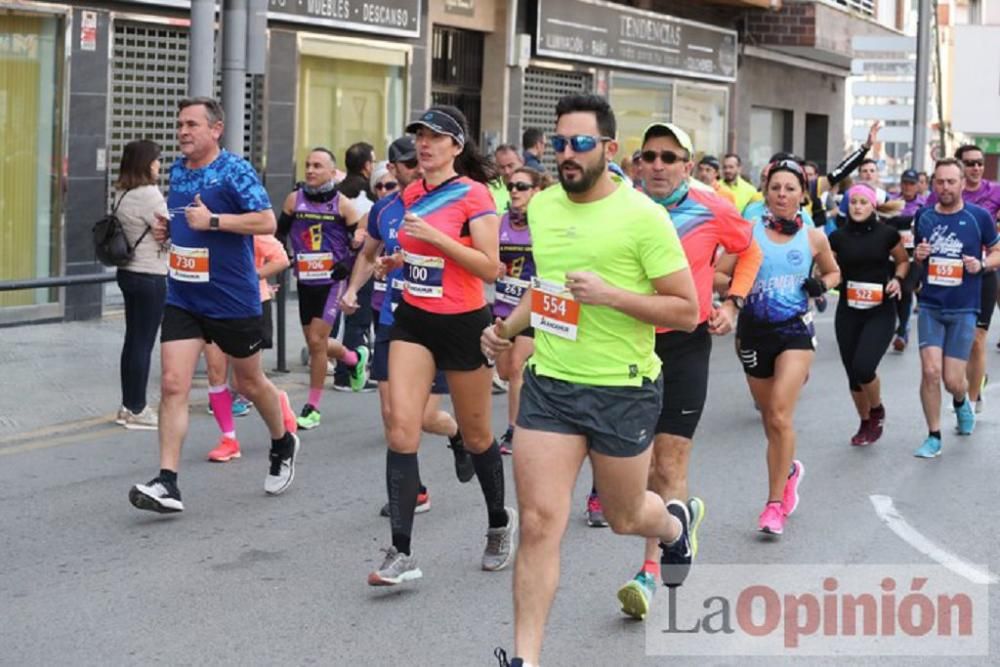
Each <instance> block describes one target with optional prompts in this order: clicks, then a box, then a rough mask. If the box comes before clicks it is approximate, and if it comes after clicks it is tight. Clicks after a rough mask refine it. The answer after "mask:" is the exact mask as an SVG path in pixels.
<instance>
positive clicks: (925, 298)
mask: <svg viewBox="0 0 1000 667" xmlns="http://www.w3.org/2000/svg"><path fill="white" fill-rule="evenodd" d="M913 236H914V243H916V244H918V245H919V244H920V243H921V242H923V241H927V242H928V243H930V244H931V255H930V257H928V258H927V260H926V261H925V262H924V270H925V272H924V280H923V287H921V288H920V307H921V308H925V307H926V308H936V309H939V310H941V312H942V313H943V314H950V313H978V312H979V308H980V302H981V291H982V282H983V278H982V273H975V274H972V273H968V272H967V271H965V268H964V266H962V255H971V256H972V257H982V256H983V248H984V247H986V248H992V247H993V246H994V245H996V244H997V242H998V241H1000V238H998V237H997V230H996V226H995V225H994V224H993V218H992V217H991V216H990V214H989V212H988V211H987V210H986V209H984V208H980V207H979V206H976V205H975V204H969V203H966V204H965V206H964V207H963V208H962V210H960V211H958V212H956V213H949V214H947V215H946V214H944V213H938V211H937V210H936V209H935V208H934V207H933V206H926V207H924V208H922V209H920V210H919V211H918V212H917V217H916V218H915V219H914V222H913Z"/></svg>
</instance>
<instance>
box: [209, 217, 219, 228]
mask: <svg viewBox="0 0 1000 667" xmlns="http://www.w3.org/2000/svg"><path fill="white" fill-rule="evenodd" d="M208 228H209V229H215V230H218V229H219V216H217V215H214V214H213V215H212V216H210V217H209V218H208Z"/></svg>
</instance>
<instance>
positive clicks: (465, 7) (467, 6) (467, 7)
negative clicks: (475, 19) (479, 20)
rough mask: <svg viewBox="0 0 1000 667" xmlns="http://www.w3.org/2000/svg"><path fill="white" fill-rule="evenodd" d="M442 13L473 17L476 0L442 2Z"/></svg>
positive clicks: (445, 0)
mask: <svg viewBox="0 0 1000 667" xmlns="http://www.w3.org/2000/svg"><path fill="white" fill-rule="evenodd" d="M444 11H445V13H446V14H458V15H460V16H475V15H476V0H444Z"/></svg>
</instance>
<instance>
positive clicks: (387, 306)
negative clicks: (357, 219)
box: [368, 192, 406, 326]
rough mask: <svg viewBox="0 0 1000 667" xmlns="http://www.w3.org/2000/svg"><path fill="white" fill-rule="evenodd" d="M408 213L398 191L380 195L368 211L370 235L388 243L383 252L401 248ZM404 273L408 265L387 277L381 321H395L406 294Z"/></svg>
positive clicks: (381, 322) (388, 253) (390, 322)
mask: <svg viewBox="0 0 1000 667" xmlns="http://www.w3.org/2000/svg"><path fill="white" fill-rule="evenodd" d="M404 215H406V208H405V207H404V206H403V198H402V197H401V196H400V194H399V193H398V192H395V193H393V194H391V195H389V196H388V197H383V198H382V199H379V200H378V201H377V202H375V205H374V206H372V209H371V210H370V211H368V235H369V236H370V237H372V238H373V239H375V240H376V241H381V242H382V243H383V244H384V246H383V249H382V254H383V255H394V254H395V253H396V252H397V251H398V250H399V238H398V235H399V228H400V227H401V226H402V224H403V216H404ZM403 273H404V268H403V267H399V268H398V269H396V270H394V271H392V272H391V273H389V274H388V275H386V277H385V284H386V288H385V291H386V295H385V299H383V300H382V307H381V308H380V309H379V313H378V323H379V324H382V325H386V326H392V323H393V322H394V321H395V317H393V314H392V311H393V310H395V308H396V306H397V305H398V304H399V300H400V299H401V298H402V297H403Z"/></svg>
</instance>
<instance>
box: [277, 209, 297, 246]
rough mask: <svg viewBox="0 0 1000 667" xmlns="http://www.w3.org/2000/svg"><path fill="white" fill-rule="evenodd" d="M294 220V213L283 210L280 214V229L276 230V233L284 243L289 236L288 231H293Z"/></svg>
mask: <svg viewBox="0 0 1000 667" xmlns="http://www.w3.org/2000/svg"><path fill="white" fill-rule="evenodd" d="M294 220H295V216H294V215H288V214H287V213H285V212H284V211H282V212H281V215H280V216H278V229H277V231H275V233H274V235H275V236H277V237H278V239H279V240H280V241H281V242H282V243H284V242H285V240H286V239H287V238H288V233H289V232H290V231H292V222H294Z"/></svg>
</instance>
